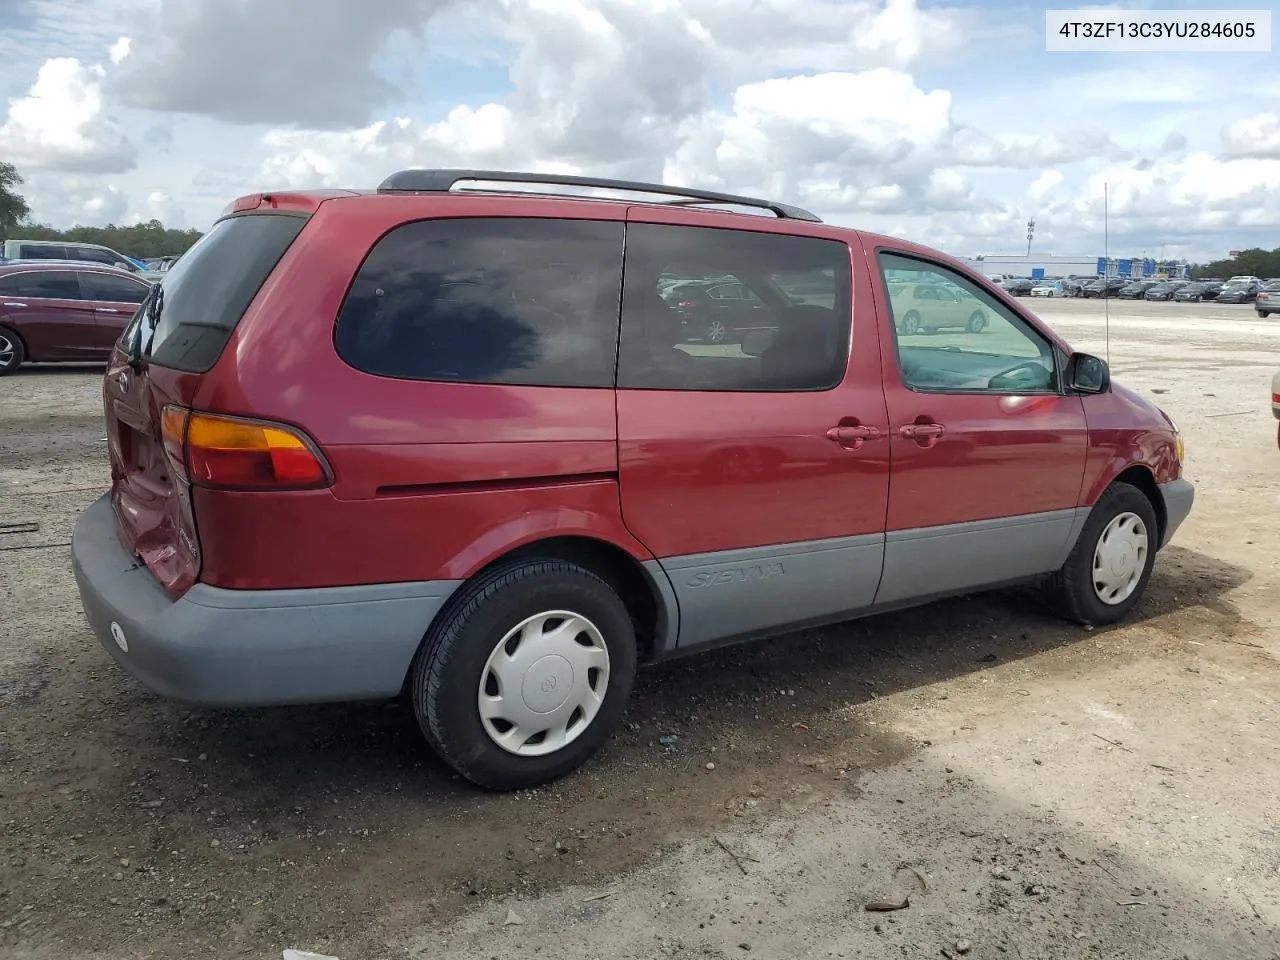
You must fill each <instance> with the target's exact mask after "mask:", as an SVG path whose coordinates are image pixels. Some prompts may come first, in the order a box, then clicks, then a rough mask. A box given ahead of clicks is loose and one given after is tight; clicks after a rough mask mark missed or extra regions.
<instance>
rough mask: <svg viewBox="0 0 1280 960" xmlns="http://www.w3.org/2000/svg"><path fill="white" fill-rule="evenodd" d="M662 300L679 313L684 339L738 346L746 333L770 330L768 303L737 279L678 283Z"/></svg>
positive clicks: (728, 278)
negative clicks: (736, 344)
mask: <svg viewBox="0 0 1280 960" xmlns="http://www.w3.org/2000/svg"><path fill="white" fill-rule="evenodd" d="M828 287H830V283H828ZM664 299H665V300H666V301H667V302H668V303H670V304H672V305H674V307H675V309H676V312H677V313H679V314H680V318H681V321H682V322H683V324H684V329H685V333H686V339H687V340H701V341H703V342H704V343H740V342H741V341H742V338H743V336H745V335H746V333H747V332H748V331H749V330H755V329H773V327H772V322H771V320H770V316H771V315H770V313H769V309H768V304H766V303H765V302H764V301H763V300H761V299H760V297H759V296H757V295H756V294H755V293H754V292H753V291H752V290H751V288H750V287H749V286H748V285H747V284H745V283H743V282H742V281H741V280H739V279H738V278H736V277H732V276H731V277H727V278H724V279H717V280H710V281H705V280H703V281H693V282H687V283H681V284H678V285H676V286H674V287H672V288H671V289H670V290H668V291H667V292H666V295H665V296H664Z"/></svg>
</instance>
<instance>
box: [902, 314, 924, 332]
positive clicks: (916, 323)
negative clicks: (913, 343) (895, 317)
mask: <svg viewBox="0 0 1280 960" xmlns="http://www.w3.org/2000/svg"><path fill="white" fill-rule="evenodd" d="M900 329H901V330H902V335H903V336H905V337H914V336H915V335H916V334H917V333H919V332H920V314H918V313H916V312H915V311H914V310H909V311H907V315H906V316H905V317H903V318H902V326H901V327H900Z"/></svg>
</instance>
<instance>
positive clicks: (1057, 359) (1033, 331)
mask: <svg viewBox="0 0 1280 960" xmlns="http://www.w3.org/2000/svg"><path fill="white" fill-rule="evenodd" d="M873 253H874V255H875V260H876V270H877V271H878V273H879V275H880V286H881V289H882V290H883V291H884V299H885V317H884V320H885V321H886V322H887V323H888V325H889V328H890V334H891V336H892V337H893V357H894V368H895V369H896V370H897V374H898V382H899V384H901V386H902V387H903V389H905V390H910V391H911V392H913V393H924V394H931V395H933V394H936V395H942V396H946V395H953V396H995V395H1003V396H1040V397H1043V396H1065V394H1066V390H1065V380H1064V363H1063V356H1062V350H1061V349H1060V348H1059V347H1058V344H1057V343H1055V342H1054V341H1053V340H1052V339H1050V338H1049V337H1047V336H1045V334H1044V333H1043V332H1042V331H1041V330H1040V329H1039V328H1038V327H1037V326H1036V325H1035V324H1034V323H1031V322H1030V321H1028V320H1027V318H1026V317H1025V316H1023V315H1022V312H1021V311H1020V310H1015V309H1013V308H1011V307H1010V306H1009V305H1008V304H1004V303H1001V302H1000V301H998V300H995V299H994V298H991V300H992V304H993V305H994V306H996V307H998V308H999V309H1001V310H1003V311H1005V312H1006V313H1008V314H1009V315H1010V316H1012V317H1013V318H1014V319H1015V320H1016V321H1017V323H1018V325H1019V327H1020V329H1021V330H1023V331H1024V332H1026V333H1027V334H1028V335H1029V336H1030V337H1031V339H1033V340H1034V341H1036V342H1038V343H1039V344H1040V345H1041V347H1042V348H1043V352H1044V353H1045V354H1047V355H1048V356H1050V357H1051V358H1052V359H1053V386H1051V387H1050V388H1049V389H1047V390H1026V389H1024V390H1001V391H998V393H997V391H994V390H992V389H990V388H988V387H954V386H936V387H935V386H927V385H920V384H913V383H909V382H907V378H906V373H905V372H904V370H903V368H902V355H901V353H900V352H899V340H898V329H897V326H896V324H895V323H894V318H893V306H892V304H891V302H890V300H889V279H888V276H887V275H886V273H885V268H884V259H883V258H884V257H886V256H890V257H899V258H901V259H903V260H911V261H914V262H916V263H919V264H921V265H922V266H923V267H924V268H926V269H934V270H939V271H945V272H946V273H948V274H954V275H955V277H956V279H957V280H958V281H960V282H961V283H962V284H965V285H967V287H971V288H972V290H971V291H970V292H971V293H974V294H975V296H976V295H977V294H983V293H986V291H984V290H983V289H982V287H981V286H980V285H978V284H977V283H975V282H974V281H973V280H971V279H970V278H969V277H967V276H966V275H965V274H963V273H960V272H959V271H957V270H956V269H955V268H954V267H951V266H949V265H947V264H944V263H939V262H937V261H936V260H933V259H931V258H929V257H927V256H923V255H921V254H919V253H916V252H914V251H909V250H902V249H899V248H896V247H889V246H878V247H875V248H874V250H873ZM961 289H962V290H964V289H966V286H961ZM988 296H989V295H988Z"/></svg>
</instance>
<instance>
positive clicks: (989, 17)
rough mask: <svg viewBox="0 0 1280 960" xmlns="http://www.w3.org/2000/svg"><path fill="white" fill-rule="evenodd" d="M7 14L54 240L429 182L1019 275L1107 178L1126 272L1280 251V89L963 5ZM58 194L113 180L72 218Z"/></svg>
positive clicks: (77, 193)
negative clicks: (320, 193) (454, 178)
mask: <svg viewBox="0 0 1280 960" xmlns="http://www.w3.org/2000/svg"><path fill="white" fill-rule="evenodd" d="M5 2H6V0H0V4H3V3H5ZM8 2H9V3H18V4H21V5H22V9H23V10H24V11H27V12H34V14H35V16H34V19H31V18H28V20H29V22H28V21H23V23H24V25H22V26H21V27H20V30H19V31H18V32H20V33H21V38H20V39H21V42H20V43H19V42H15V41H14V39H13V37H12V36H10V35H0V62H4V63H5V64H6V71H5V73H6V75H7V78H8V82H10V83H14V82H17V83H20V84H24V85H25V84H28V83H30V82H31V81H32V79H33V78H36V86H35V87H34V88H33V89H32V91H31V93H30V94H29V95H28V96H25V97H23V96H19V94H20V93H21V91H22V88H21V87H19V88H18V89H16V90H12V91H9V92H10V93H11V95H13V97H14V99H13V100H12V101H11V110H10V112H9V114H8V117H7V119H5V122H4V125H3V126H0V151H4V155H5V156H6V159H15V160H18V161H19V163H20V169H22V171H23V172H24V174H28V176H29V178H30V179H31V182H32V184H33V186H32V190H31V191H30V197H31V199H32V202H33V206H35V207H36V209H37V212H38V215H39V216H41V217H44V218H46V219H52V220H55V222H68V223H69V222H71V221H73V220H75V219H81V220H84V219H85V218H86V217H91V216H92V217H100V216H104V215H106V214H108V213H110V214H111V215H113V216H115V217H116V218H117V219H120V218H124V219H125V220H136V219H149V218H150V217H151V216H156V217H158V218H159V219H163V220H166V221H167V220H169V219H173V218H179V217H182V216H183V213H184V212H185V213H186V214H189V215H190V217H191V222H192V223H193V224H195V225H197V226H204V225H206V224H207V222H208V221H209V219H210V218H211V217H212V216H213V215H215V214H216V212H217V211H218V210H220V209H221V208H222V206H223V205H224V204H225V202H226V201H227V200H228V199H230V198H231V197H232V196H235V195H237V194H241V193H249V192H255V191H257V190H261V189H270V188H274V187H277V186H289V187H307V186H333V185H342V186H371V185H373V184H376V183H377V182H379V181H380V180H381V179H382V178H383V177H385V176H386V175H387V174H388V173H390V172H392V171H394V170H396V169H402V168H405V167H410V166H421V165H430V166H474V167H498V168H509V169H510V168H515V169H533V170H544V171H554V172H574V171H583V172H590V173H593V174H598V175H602V176H621V177H630V178H635V179H664V180H666V181H667V182H673V183H686V184H690V185H700V186H707V187H716V188H720V189H725V190H730V191H734V192H743V193H754V194H758V195H769V196H774V197H777V198H778V199H783V200H789V201H791V202H795V203H799V204H801V205H804V206H809V207H810V208H811V209H814V210H815V211H816V212H818V213H820V214H822V215H824V216H826V217H828V218H829V219H832V220H834V221H836V222H841V223H848V224H850V225H857V226H862V227H867V228H869V229H875V230H881V231H888V232H899V233H902V234H904V235H907V236H910V237H912V238H914V239H919V240H922V241H925V242H930V243H935V244H938V245H942V246H944V247H945V248H946V249H949V250H953V251H955V252H971V251H974V250H976V249H986V250H995V249H1019V248H1021V247H1023V246H1024V245H1025V239H1024V235H1025V227H1024V224H1025V222H1026V220H1027V218H1028V217H1030V216H1034V217H1035V218H1036V221H1037V231H1036V233H1037V236H1036V246H1037V247H1041V245H1042V243H1043V244H1045V245H1052V246H1053V247H1054V248H1055V249H1057V250H1058V251H1059V252H1061V253H1075V252H1080V250H1085V251H1086V252H1090V251H1092V250H1093V248H1094V247H1096V245H1097V242H1098V238H1100V236H1101V182H1102V181H1103V180H1104V179H1105V180H1106V181H1107V182H1109V183H1111V184H1112V187H1113V189H1112V201H1113V203H1112V213H1113V218H1112V234H1113V240H1114V243H1113V246H1116V245H1124V244H1136V245H1141V246H1146V247H1159V246H1160V245H1161V244H1164V245H1166V246H1168V247H1169V248H1170V249H1171V250H1172V249H1175V248H1176V247H1178V246H1179V245H1181V246H1183V247H1184V248H1185V249H1187V250H1190V251H1203V252H1206V253H1210V252H1215V253H1216V252H1217V248H1218V247H1220V246H1230V247H1238V246H1248V245H1251V244H1253V243H1264V244H1269V245H1274V238H1273V237H1272V236H1271V235H1270V233H1268V228H1267V223H1268V220H1267V218H1271V220H1270V225H1271V226H1272V227H1273V226H1274V222H1275V218H1276V216H1277V214H1280V211H1278V210H1277V208H1276V197H1275V191H1276V187H1275V186H1273V184H1280V176H1278V175H1277V173H1278V171H1277V170H1276V169H1275V163H1276V161H1277V160H1280V116H1278V115H1277V114H1276V112H1275V108H1274V104H1275V102H1276V97H1277V96H1280V83H1277V82H1275V81H1272V80H1268V79H1267V78H1266V77H1260V78H1258V79H1257V80H1256V82H1251V83H1250V84H1249V85H1247V89H1241V88H1240V86H1239V83H1238V78H1236V77H1235V75H1234V74H1232V73H1230V72H1228V71H1227V70H1226V68H1225V67H1222V66H1219V65H1216V61H1215V64H1214V65H1210V64H1208V63H1207V61H1206V62H1204V63H1202V62H1201V61H1200V60H1194V61H1192V60H1190V59H1186V58H1184V59H1182V60H1175V61H1171V63H1172V64H1173V68H1172V72H1170V69H1169V65H1168V64H1163V67H1164V68H1165V69H1164V70H1163V72H1156V73H1153V72H1152V71H1151V70H1149V69H1148V65H1147V64H1146V63H1145V61H1143V62H1139V59H1138V58H1136V57H1135V58H1134V59H1131V60H1129V59H1123V58H1119V57H1117V58H1113V60H1111V61H1109V63H1110V64H1113V65H1112V66H1108V67H1106V68H1104V69H1100V70H1092V71H1081V70H1080V69H1079V66H1078V61H1075V60H1072V59H1071V58H1052V57H1050V58H1043V57H1041V58H1035V59H1034V60H1027V61H1016V60H1010V59H1008V58H1006V57H1005V56H1003V54H1005V53H1009V54H1010V55H1011V56H1014V57H1016V56H1017V54H1016V49H1015V47H1014V46H1011V45H1009V44H1008V43H1007V40H1008V35H1009V34H1010V33H1016V32H1018V31H1020V30H1026V29H1029V28H1028V27H1027V26H1026V24H1027V23H1030V22H1032V21H1033V20H1034V16H1032V17H1031V20H1027V18H1026V17H1025V16H1023V15H1022V14H1019V13H1017V12H1010V11H1008V10H1005V11H1003V12H1001V13H999V14H997V13H994V12H992V11H991V10H985V11H984V10H982V9H979V8H977V7H974V6H972V5H967V4H966V5H958V4H954V0H953V5H952V6H946V5H944V4H945V2H946V0H941V2H929V3H927V4H924V5H921V4H920V3H919V2H917V0H751V2H750V3H749V4H748V3H744V0H472V2H467V0H463V2H450V0H375V2H373V3H366V4H363V5H359V4H353V3H350V2H349V0H95V3H94V4H90V5H88V6H86V5H85V4H84V3H83V2H82V0H8ZM77 9H79V10H80V12H81V13H82V14H83V15H82V16H79V18H77V15H76V11H77ZM1028 16H1030V15H1028ZM1032 26H1033V27H1035V29H1037V30H1040V31H1042V30H1043V22H1042V20H1040V21H1035V22H1034V23H1032ZM5 32H6V33H7V32H8V31H7V30H6V31H5ZM998 35H999V36H1003V38H1004V39H999V36H998ZM282 36H284V37H287V38H288V42H282V41H281V37H282ZM1037 36H1038V34H1037ZM1028 42H1040V41H1038V40H1035V37H1034V36H1032V37H1029V41H1028ZM32 51H39V52H38V53H36V54H33V53H32ZM33 56H34V57H35V59H34V60H33V59H32V57H33ZM24 58H25V59H24ZM442 58H447V59H442ZM45 61H49V62H48V63H47V64H46V65H45V67H44V68H43V69H40V64H41V63H44V62H45ZM98 62H101V63H103V64H104V65H105V70H104V69H102V68H98V67H93V66H88V64H93V63H98ZM58 64H61V66H57V65H58ZM451 65H456V66H457V70H456V71H452V72H451V71H450V69H449V68H450V66H451ZM38 69H39V70H40V72H39V76H38V77H36V73H37V70H38ZM1014 76H1016V77H1017V80H1016V82H1015V81H1014V80H1011V79H1010V78H1011V77H1014ZM14 77H16V78H17V79H16V81H15V80H14V79H12V78H14ZM5 79H6V78H0V89H4V88H3V86H2V84H3V82H4V81H5ZM433 84H440V85H442V86H438V87H437V86H432V85H433ZM1031 89H1037V90H1040V91H1041V92H1040V94H1038V95H1037V99H1038V102H1039V103H1041V104H1044V105H1046V106H1045V107H1034V108H1027V106H1026V91H1027V90H1031ZM117 108H118V112H117ZM184 115H186V116H184ZM113 117H117V118H118V119H112V118H113ZM1181 131H1185V133H1184V132H1181ZM133 143H137V144H138V147H139V150H140V151H141V156H142V157H143V165H142V166H141V167H139V168H136V169H133V170H129V169H128V168H129V167H130V166H131V164H132V161H133V156H134V154H133V146H132V144H133ZM58 170H61V171H70V170H76V171H88V172H99V173H105V172H112V171H122V172H123V173H122V175H121V176H120V177H119V179H118V181H117V180H116V179H115V178H113V179H112V181H111V183H110V186H108V185H107V182H106V181H105V180H103V179H102V178H101V177H99V178H98V179H93V180H84V181H83V182H78V183H77V184H76V185H74V186H73V187H67V188H66V195H65V196H63V195H60V194H59V193H58V190H59V189H61V188H60V187H57V186H51V184H55V180H54V179H51V178H50V177H49V176H46V174H47V173H49V171H58ZM37 183H38V189H37V187H36V184H37ZM125 195H127V196H128V197H131V198H136V200H134V201H132V202H131V201H128V200H126V201H124V202H122V201H121V199H120V197H122V196H125ZM1138 252H1140V251H1138Z"/></svg>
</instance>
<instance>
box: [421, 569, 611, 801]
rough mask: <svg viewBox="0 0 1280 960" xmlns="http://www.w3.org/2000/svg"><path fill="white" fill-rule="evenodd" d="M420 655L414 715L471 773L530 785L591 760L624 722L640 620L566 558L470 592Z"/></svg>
mask: <svg viewBox="0 0 1280 960" xmlns="http://www.w3.org/2000/svg"><path fill="white" fill-rule="evenodd" d="M464 589H465V590H466V592H465V593H464V594H463V595H462V596H461V597H460V598H459V599H458V601H457V602H456V603H454V604H453V605H452V608H451V611H450V612H448V613H447V614H446V616H445V617H444V619H443V622H441V623H440V624H439V625H438V626H437V627H435V628H433V629H432V631H431V633H430V634H429V635H428V637H427V638H426V640H425V641H424V643H423V645H422V648H421V649H420V650H419V652H418V655H417V657H416V659H415V661H414V665H413V673H412V682H411V691H412V694H413V707H414V714H415V715H416V717H417V719H418V725H419V727H420V728H421V729H422V732H423V734H424V735H425V736H426V738H427V741H428V742H429V743H430V744H431V746H432V748H433V749H434V750H435V751H436V753H438V754H439V755H440V757H441V759H443V760H444V761H445V762H446V763H448V764H449V765H450V766H452V767H453V768H454V769H455V770H457V771H458V773H460V774H462V775H463V776H464V777H466V778H467V779H468V780H471V781H472V782H473V783H476V784H478V785H480V786H482V787H487V788H489V789H492V790H521V789H525V788H528V787H534V786H537V785H538V784H542V783H547V782H549V781H551V780H555V779H558V778H559V777H562V776H564V775H565V774H567V773H569V772H570V771H572V770H574V769H575V768H577V767H578V766H581V765H582V764H583V763H585V762H586V761H587V760H588V759H589V758H590V757H591V756H592V754H594V753H595V752H596V751H597V750H598V749H599V748H600V747H601V745H603V743H604V742H605V740H606V739H608V737H609V735H610V734H611V733H612V732H613V730H614V729H615V728H616V727H617V725H618V723H619V722H620V721H621V720H622V716H623V713H624V712H625V710H626V706H627V701H628V699H629V697H630V695H631V687H632V685H633V683H634V681H635V675H636V637H635V627H634V625H633V624H632V621H631V617H630V615H629V614H628V612H627V608H626V606H625V605H624V604H623V602H622V600H621V599H620V598H619V597H618V595H617V593H616V592H615V591H614V590H613V589H612V588H611V587H610V586H609V585H608V584H607V583H605V582H604V581H603V580H601V579H600V578H599V577H597V576H596V575H595V574H593V573H592V572H591V571H589V570H587V569H585V568H583V567H580V566H578V565H576V564H572V563H567V562H564V561H559V560H536V561H530V562H525V563H520V564H516V565H512V566H506V567H501V568H498V569H497V570H495V571H494V572H492V573H490V574H489V575H487V576H485V577H483V578H481V579H480V580H478V581H477V582H475V583H474V584H472V585H471V586H470V587H468V588H464Z"/></svg>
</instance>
